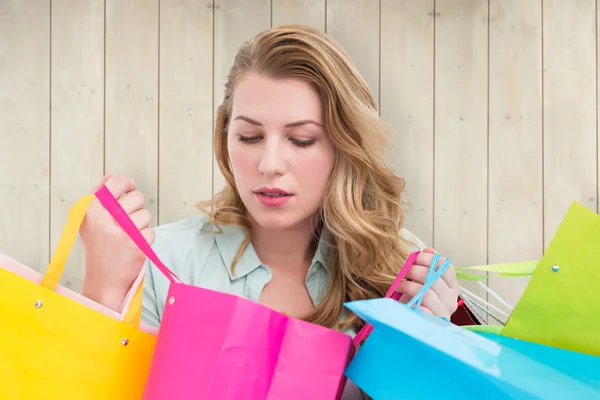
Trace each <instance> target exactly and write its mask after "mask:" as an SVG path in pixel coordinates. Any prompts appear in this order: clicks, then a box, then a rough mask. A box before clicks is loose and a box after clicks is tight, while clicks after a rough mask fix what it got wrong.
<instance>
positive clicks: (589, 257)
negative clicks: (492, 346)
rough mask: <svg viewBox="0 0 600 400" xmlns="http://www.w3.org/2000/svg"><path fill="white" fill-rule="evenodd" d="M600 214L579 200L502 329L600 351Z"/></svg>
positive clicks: (533, 339) (521, 336)
mask: <svg viewBox="0 0 600 400" xmlns="http://www.w3.org/2000/svg"><path fill="white" fill-rule="evenodd" d="M599 284H600V215H598V214H597V213H595V212H593V211H590V210H589V209H587V208H586V207H584V206H582V205H581V204H578V203H573V204H572V205H571V207H569V210H568V212H567V214H566V215H565V217H564V219H563V221H562V222H561V224H560V226H559V228H558V230H557V231H556V234H555V235H554V237H553V238H552V241H551V242H550V245H549V246H548V249H547V250H546V251H545V253H544V255H543V257H542V259H541V260H540V261H539V263H538V264H537V266H536V268H535V271H534V272H533V275H532V277H531V280H530V281H529V284H528V285H527V287H526V289H525V291H524V292H523V296H522V297H521V299H520V300H519V302H518V303H517V305H516V307H515V309H514V310H513V312H512V313H511V315H510V318H509V319H508V321H507V322H506V325H505V326H504V328H503V329H502V335H504V336H509V337H513V338H517V339H523V340H527V341H530V342H535V343H539V344H545V345H549V346H554V347H559V348H563V349H567V350H573V351H579V352H582V353H587V354H593V355H597V356H598V355H600V287H599Z"/></svg>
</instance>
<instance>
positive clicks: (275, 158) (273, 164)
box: [258, 138, 285, 176]
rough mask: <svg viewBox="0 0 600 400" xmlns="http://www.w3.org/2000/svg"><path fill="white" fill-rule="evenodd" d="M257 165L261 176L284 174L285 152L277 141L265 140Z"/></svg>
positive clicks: (273, 139)
mask: <svg viewBox="0 0 600 400" xmlns="http://www.w3.org/2000/svg"><path fill="white" fill-rule="evenodd" d="M265 142H266V143H265V144H264V146H263V152H262V154H261V159H260V162H259V164H258V172H260V173H261V174H262V175H267V176H273V175H282V174H283V173H284V172H285V151H284V148H283V146H282V145H281V143H280V140H279V139H275V138H272V139H271V140H266V141H265Z"/></svg>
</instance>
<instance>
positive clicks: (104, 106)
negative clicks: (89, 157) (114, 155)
mask: <svg viewBox="0 0 600 400" xmlns="http://www.w3.org/2000/svg"><path fill="white" fill-rule="evenodd" d="M107 1H108V0H104V43H103V44H102V45H103V52H104V54H103V64H104V65H103V69H104V70H103V71H102V75H103V79H102V90H103V92H104V95H103V98H102V175H106V2H107Z"/></svg>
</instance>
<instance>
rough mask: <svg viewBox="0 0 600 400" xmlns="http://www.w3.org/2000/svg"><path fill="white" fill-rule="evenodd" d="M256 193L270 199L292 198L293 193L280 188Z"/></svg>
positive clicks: (263, 189) (259, 190)
mask: <svg viewBox="0 0 600 400" xmlns="http://www.w3.org/2000/svg"><path fill="white" fill-rule="evenodd" d="M254 193H256V194H260V195H263V196H269V197H283V196H292V194H291V193H288V192H286V191H285V190H282V189H279V188H260V189H258V190H257V191H255V192H254Z"/></svg>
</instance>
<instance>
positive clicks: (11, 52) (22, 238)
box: [0, 0, 50, 271]
mask: <svg viewBox="0 0 600 400" xmlns="http://www.w3.org/2000/svg"><path fill="white" fill-rule="evenodd" d="M49 209H50V1H47V0H44V1H42V0H38V1H29V2H20V1H3V2H1V3H0V251H2V252H3V253H5V254H7V255H9V256H11V257H13V258H16V259H18V260H19V261H20V262H22V263H24V264H26V265H28V266H30V267H32V268H35V269H37V270H38V271H45V270H46V267H47V265H48V261H49V255H50V249H49V244H50V239H49V232H50V210H49Z"/></svg>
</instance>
